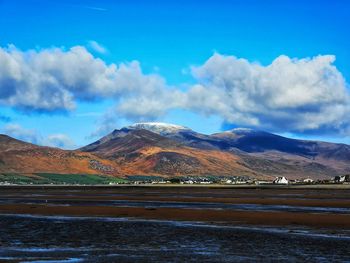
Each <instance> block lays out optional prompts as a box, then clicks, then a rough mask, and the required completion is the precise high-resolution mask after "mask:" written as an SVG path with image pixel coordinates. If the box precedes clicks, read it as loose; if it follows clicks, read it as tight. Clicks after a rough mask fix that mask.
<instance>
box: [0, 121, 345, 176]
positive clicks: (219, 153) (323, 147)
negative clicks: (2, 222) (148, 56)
mask: <svg viewBox="0 0 350 263" xmlns="http://www.w3.org/2000/svg"><path fill="white" fill-rule="evenodd" d="M48 153H50V154H48ZM48 155H49V157H48ZM57 155H58V156H61V157H60V158H61V159H59V160H60V162H61V163H62V164H61V166H62V165H63V166H64V167H61V166H59V164H55V165H52V164H51V166H50V165H48V164H47V163H50V162H56V163H57V160H58V159H57V158H56V159H55V156H57ZM28 156H29V157H28ZM30 156H31V157H30ZM11 158H12V159H11ZM35 158H37V160H36V159H35ZM76 159H86V160H88V161H85V162H83V161H80V162H77V160H76ZM40 160H41V161H40ZM62 160H65V161H62ZM23 161H27V162H29V163H32V164H33V165H27V164H26V165H23V167H20V166H19V165H15V164H16V163H21V162H23ZM39 161H40V162H39ZM349 161H350V146H349V145H346V144H336V143H328V142H320V141H307V140H298V139H291V138H286V137H283V136H280V135H276V134H272V133H268V132H264V131H258V130H252V129H246V128H235V129H232V130H229V131H224V132H219V133H214V134H211V135H206V134H201V133H198V132H196V131H193V130H191V129H189V128H187V127H185V126H180V125H173V124H166V123H158V122H156V123H154V122H152V123H136V124H133V125H129V126H126V127H123V128H121V129H115V130H113V131H112V132H111V133H109V134H107V135H106V136H104V137H102V138H100V139H99V140H97V141H95V142H93V143H91V144H89V145H86V146H84V147H82V148H79V149H77V150H72V151H65V150H61V149H59V148H52V147H44V146H37V145H34V144H30V143H26V142H21V141H18V140H15V139H12V138H11V137H8V136H6V135H2V136H1V135H0V172H3V171H5V170H6V169H7V170H6V171H8V170H10V171H16V170H17V171H22V170H26V171H28V170H29V171H31V172H35V170H40V171H41V172H42V171H43V170H45V169H49V168H50V169H51V170H52V169H57V170H59V171H69V170H72V171H75V172H77V169H76V167H79V169H80V170H79V169H78V170H79V171H81V172H87V173H92V172H101V173H103V174H110V175H113V176H127V175H164V176H187V175H191V176H195V175H198V176H203V175H214V176H219V175H225V176H228V175H232V176H240V175H243V176H246V177H252V178H265V179H266V178H273V177H275V176H281V175H284V176H288V177H290V178H306V177H311V178H315V179H322V178H330V177H334V176H335V175H339V174H345V173H348V172H350V162H349ZM91 162H92V163H94V164H95V166H93V167H91ZM44 164H45V165H44ZM96 164H98V165H96ZM35 165H38V167H35ZM74 165H75V166H74ZM104 166H105V167H109V168H106V169H102V168H103V167H104ZM98 167H100V168H101V167H102V168H101V169H102V170H100V171H98V169H97V168H98ZM29 168H31V169H29ZM44 168H45V169H44ZM96 169H97V170H96Z"/></svg>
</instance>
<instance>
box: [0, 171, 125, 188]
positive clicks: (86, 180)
mask: <svg viewBox="0 0 350 263" xmlns="http://www.w3.org/2000/svg"><path fill="white" fill-rule="evenodd" d="M35 175H36V177H29V176H25V175H21V174H15V173H3V174H0V182H3V183H4V182H7V183H10V184H85V185H95V184H110V183H114V184H116V183H125V182H127V180H124V179H120V178H115V177H110V176H105V175H97V174H55V173H36V174H35Z"/></svg>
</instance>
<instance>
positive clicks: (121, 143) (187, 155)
mask: <svg viewBox="0 0 350 263" xmlns="http://www.w3.org/2000/svg"><path fill="white" fill-rule="evenodd" d="M80 150H82V151H89V152H93V153H94V154H96V155H98V156H100V157H101V158H108V159H109V160H112V161H114V162H116V163H118V164H119V165H120V166H121V167H123V172H124V173H125V174H129V175H133V174H143V175H230V176H242V175H244V176H257V177H269V176H268V175H265V174H263V173H256V172H255V171H253V170H251V169H249V167H247V166H245V165H244V164H243V161H242V160H241V159H240V158H239V157H237V156H235V155H233V154H231V153H226V152H221V151H215V150H202V149H196V148H190V147H187V146H186V145H184V144H182V143H180V142H177V141H175V140H172V139H169V138H166V137H164V136H161V135H159V134H157V133H154V132H151V131H148V130H144V129H125V128H124V129H121V130H115V131H113V132H112V134H109V135H107V136H106V137H104V138H102V139H101V140H99V141H98V142H95V143H93V144H91V145H88V146H86V147H83V148H81V149H80Z"/></svg>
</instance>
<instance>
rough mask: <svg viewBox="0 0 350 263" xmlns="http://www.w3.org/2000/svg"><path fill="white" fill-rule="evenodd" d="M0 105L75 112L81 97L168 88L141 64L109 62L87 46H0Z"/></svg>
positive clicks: (119, 96)
mask: <svg viewBox="0 0 350 263" xmlns="http://www.w3.org/2000/svg"><path fill="white" fill-rule="evenodd" d="M0 65H1V71H0V104H2V105H7V106H12V107H14V108H17V109H20V110H22V111H29V112H33V111H36V112H56V111H72V110H73V109H74V108H75V107H76V101H77V100H85V101H89V100H99V99H106V98H112V99H114V100H116V101H118V100H120V99H123V98H126V99H127V98H130V97H131V96H148V95H149V94H155V93H157V90H161V92H162V90H163V89H164V86H165V81H164V79H163V78H161V77H160V76H159V75H157V74H148V75H145V74H143V73H142V70H141V67H140V64H139V62H137V61H132V62H130V63H121V64H119V65H116V64H110V65H107V64H106V63H105V62H104V61H103V60H101V59H99V58H95V57H94V56H93V55H92V54H91V53H89V52H88V51H87V50H86V48H84V47H82V46H75V47H72V48H70V49H69V50H64V49H62V48H51V49H43V50H40V51H35V50H30V51H25V52H23V51H21V50H18V49H17V48H15V47H14V46H9V47H8V48H0Z"/></svg>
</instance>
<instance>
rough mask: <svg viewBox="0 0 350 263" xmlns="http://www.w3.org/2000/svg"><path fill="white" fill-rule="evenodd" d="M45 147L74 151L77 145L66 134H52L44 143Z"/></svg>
mask: <svg viewBox="0 0 350 263" xmlns="http://www.w3.org/2000/svg"><path fill="white" fill-rule="evenodd" d="M42 144H43V145H46V146H51V147H58V148H61V149H74V148H76V145H75V143H74V141H73V140H72V139H71V138H70V137H69V136H68V135H66V134H61V133H59V134H51V135H49V136H47V138H46V139H45V140H44V141H43V142H42Z"/></svg>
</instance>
